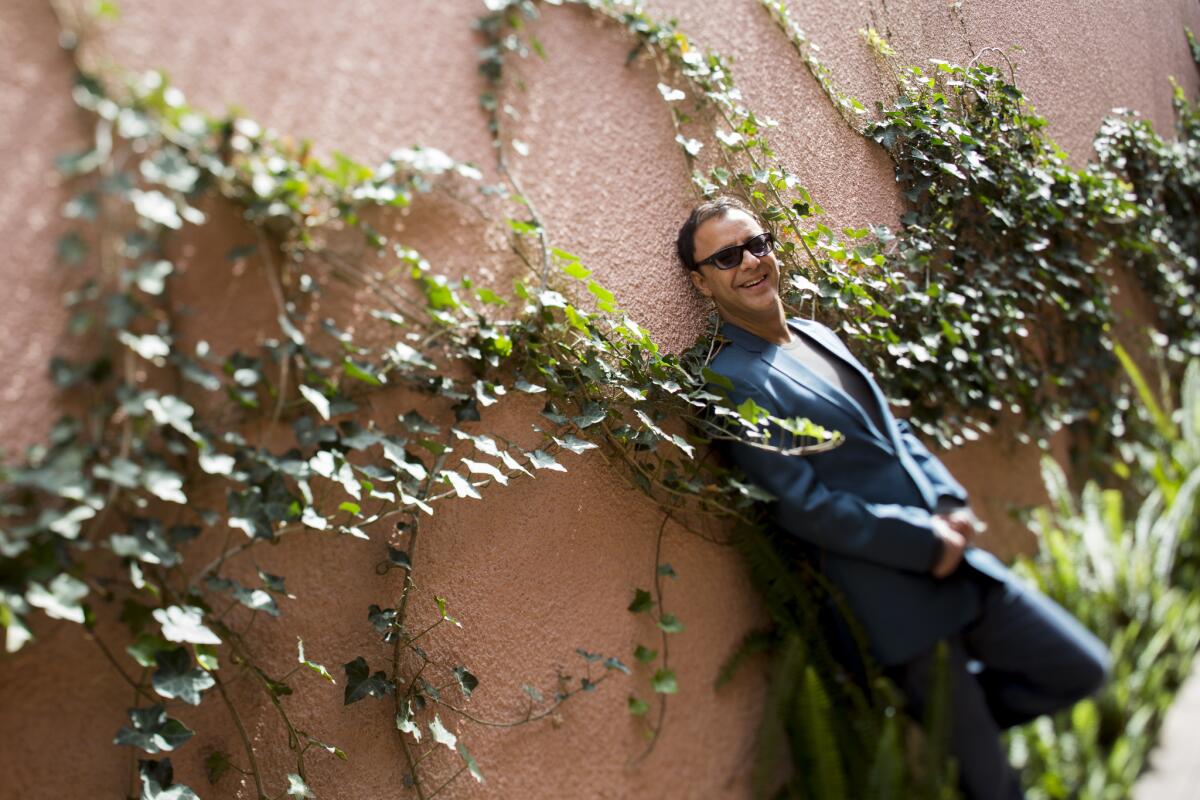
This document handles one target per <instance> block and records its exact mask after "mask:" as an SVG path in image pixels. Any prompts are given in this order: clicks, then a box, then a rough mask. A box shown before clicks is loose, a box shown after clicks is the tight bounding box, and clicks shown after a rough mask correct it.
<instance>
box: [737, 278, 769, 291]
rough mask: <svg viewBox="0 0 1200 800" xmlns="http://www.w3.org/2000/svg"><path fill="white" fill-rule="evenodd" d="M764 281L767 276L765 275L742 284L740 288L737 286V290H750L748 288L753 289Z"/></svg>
mask: <svg viewBox="0 0 1200 800" xmlns="http://www.w3.org/2000/svg"><path fill="white" fill-rule="evenodd" d="M766 279H767V276H766V275H760V276H759V277H758V278H757V279H756V280H752V281H750V282H748V283H743V284H742V285H741V286H739V287H738V288H739V289H750V288H753V287H755V286H758V285H759V284H760V283H762V282H763V281H765V280H766Z"/></svg>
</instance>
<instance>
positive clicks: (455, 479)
mask: <svg viewBox="0 0 1200 800" xmlns="http://www.w3.org/2000/svg"><path fill="white" fill-rule="evenodd" d="M440 474H441V476H442V477H443V478H445V479H446V480H448V481H449V482H450V485H451V486H452V487H453V488H454V494H456V495H457V496H459V497H470V498H473V499H475V500H482V499H483V495H481V494H480V493H479V492H478V491H477V490H476V489H475V487H474V486H472V485H471V482H470V481H468V480H467V479H466V478H464V477H463V476H461V475H459V474H458V473H457V472H455V471H454V470H449V469H444V470H442V471H441V473H440Z"/></svg>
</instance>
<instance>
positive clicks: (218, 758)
mask: <svg viewBox="0 0 1200 800" xmlns="http://www.w3.org/2000/svg"><path fill="white" fill-rule="evenodd" d="M232 767H233V762H232V761H230V760H229V754H228V753H226V752H224V751H222V750H214V751H212V752H211V753H209V754H208V758H206V759H204V770H205V771H206V772H207V773H208V782H209V783H216V782H217V781H219V780H221V776H222V775H224V774H225V773H226V772H228V771H229V770H230V769H231V768H232Z"/></svg>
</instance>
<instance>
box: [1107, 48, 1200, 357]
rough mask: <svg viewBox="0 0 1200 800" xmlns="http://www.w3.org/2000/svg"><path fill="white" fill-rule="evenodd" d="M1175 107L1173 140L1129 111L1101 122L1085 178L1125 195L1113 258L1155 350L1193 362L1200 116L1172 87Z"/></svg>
mask: <svg viewBox="0 0 1200 800" xmlns="http://www.w3.org/2000/svg"><path fill="white" fill-rule="evenodd" d="M1189 35H1190V32H1189ZM1193 41H1194V40H1193ZM1174 105H1175V115H1176V117H1175V128H1176V139H1175V140H1174V141H1167V140H1164V139H1163V138H1162V137H1161V136H1159V135H1158V134H1157V133H1155V131H1154V129H1153V128H1152V127H1151V125H1150V122H1149V121H1148V120H1146V119H1143V118H1142V117H1140V116H1138V114H1137V113H1136V112H1134V111H1128V110H1118V113H1117V114H1116V115H1115V116H1113V117H1110V118H1108V119H1106V120H1105V121H1104V124H1103V125H1102V126H1101V128H1100V132H1099V133H1098V134H1097V135H1096V140H1095V148H1096V154H1097V156H1098V163H1097V164H1096V165H1095V166H1093V167H1092V168H1091V172H1092V174H1095V175H1098V176H1102V179H1103V180H1105V181H1108V182H1111V183H1112V184H1114V185H1117V186H1119V187H1120V188H1121V190H1122V191H1123V192H1124V194H1125V208H1126V213H1125V216H1124V218H1123V220H1122V224H1121V225H1120V226H1119V227H1117V229H1116V230H1115V231H1114V232H1113V233H1115V238H1116V251H1117V255H1118V256H1119V259H1120V262H1121V263H1122V264H1123V265H1125V267H1126V268H1128V269H1130V270H1132V272H1133V274H1134V275H1135V276H1136V278H1137V279H1138V282H1139V284H1140V285H1141V286H1142V287H1143V289H1144V290H1145V292H1146V296H1147V298H1148V299H1149V300H1150V302H1151V303H1152V304H1153V307H1154V311H1155V314H1156V317H1157V318H1156V320H1155V327H1156V328H1157V329H1158V330H1159V332H1160V333H1161V334H1163V337H1162V339H1161V344H1162V345H1163V346H1164V348H1165V349H1166V351H1167V353H1168V355H1169V356H1170V357H1171V358H1172V359H1174V360H1176V361H1182V360H1183V359H1184V358H1186V357H1187V356H1189V355H1190V356H1196V355H1200V313H1198V304H1200V296H1198V293H1200V231H1198V230H1197V228H1196V224H1195V219H1196V213H1197V209H1200V152H1198V151H1197V148H1196V146H1195V142H1196V141H1198V140H1200V109H1198V108H1197V107H1196V105H1195V104H1194V103H1193V102H1191V101H1189V100H1188V99H1187V98H1186V97H1185V95H1184V93H1183V89H1182V88H1180V87H1179V86H1178V85H1176V86H1175V97H1174Z"/></svg>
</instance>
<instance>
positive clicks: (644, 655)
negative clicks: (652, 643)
mask: <svg viewBox="0 0 1200 800" xmlns="http://www.w3.org/2000/svg"><path fill="white" fill-rule="evenodd" d="M633 657H634V658H636V659H637V660H638V661H640V662H642V663H643V664H649V663H650V662H651V661H653V660H654V659H656V658H658V651H657V650H651V649H650V648H648V647H646V646H645V645H642V644H639V645H638V646H637V647H636V648H635V649H634V651H633Z"/></svg>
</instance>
